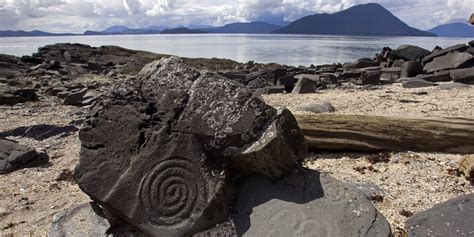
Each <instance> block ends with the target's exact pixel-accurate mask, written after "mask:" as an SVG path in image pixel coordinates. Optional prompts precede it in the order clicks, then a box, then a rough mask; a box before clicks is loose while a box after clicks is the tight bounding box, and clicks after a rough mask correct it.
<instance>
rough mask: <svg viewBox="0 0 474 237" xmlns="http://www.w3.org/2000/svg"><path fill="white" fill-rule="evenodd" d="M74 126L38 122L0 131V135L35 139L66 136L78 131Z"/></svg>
mask: <svg viewBox="0 0 474 237" xmlns="http://www.w3.org/2000/svg"><path fill="white" fill-rule="evenodd" d="M78 130H79V129H78V128H77V127H76V126H72V125H66V126H57V125H49V124H38V125H32V126H26V127H18V128H15V129H12V130H9V131H4V132H0V137H8V136H14V137H29V138H33V139H36V140H45V139H48V138H50V137H54V136H57V135H61V136H63V137H64V136H68V135H70V134H71V133H74V132H76V131H78Z"/></svg>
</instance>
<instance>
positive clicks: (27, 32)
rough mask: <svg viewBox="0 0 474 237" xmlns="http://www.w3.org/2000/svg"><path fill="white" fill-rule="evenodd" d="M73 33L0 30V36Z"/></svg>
mask: <svg viewBox="0 0 474 237" xmlns="http://www.w3.org/2000/svg"><path fill="white" fill-rule="evenodd" d="M68 35H75V34H69V33H48V32H44V31H39V30H34V31H23V30H17V31H13V30H5V31H0V37H25V36H68Z"/></svg>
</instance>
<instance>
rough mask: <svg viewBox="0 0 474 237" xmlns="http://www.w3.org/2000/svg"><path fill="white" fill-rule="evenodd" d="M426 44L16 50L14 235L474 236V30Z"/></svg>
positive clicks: (6, 210)
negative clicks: (235, 53)
mask: <svg viewBox="0 0 474 237" xmlns="http://www.w3.org/2000/svg"><path fill="white" fill-rule="evenodd" d="M409 43H410V42H407V45H403V46H400V47H398V48H394V49H391V48H388V47H387V48H383V49H382V50H381V51H380V53H378V54H377V55H374V57H373V58H361V59H359V60H357V61H355V62H349V63H344V62H341V63H335V64H328V65H311V66H309V67H303V66H300V67H294V66H286V65H279V64H275V63H273V64H261V63H258V62H253V61H250V62H247V63H239V62H235V61H232V60H229V59H216V58H212V59H205V58H179V57H175V56H171V55H162V54H155V53H151V52H144V51H135V50H130V49H125V48H121V47H117V46H102V47H91V46H88V45H82V44H55V45H47V46H44V47H42V48H39V49H38V52H37V53H34V54H32V55H25V56H23V57H16V56H11V55H0V121H1V123H0V200H3V201H2V202H0V236H48V235H49V236H106V235H107V234H111V235H113V236H265V235H270V234H271V233H273V234H275V235H278V236H311V235H312V234H315V233H320V234H321V236H354V233H357V235H358V236H426V235H428V233H430V234H433V235H435V236H472V235H474V228H473V225H472V222H473V221H474V216H473V215H472V211H473V210H474V186H473V184H474V179H473V177H474V139H473V138H474V41H471V42H468V43H466V44H459V45H453V46H451V47H447V48H440V47H436V48H435V49H423V48H420V47H417V46H413V45H409ZM446 223H448V224H446Z"/></svg>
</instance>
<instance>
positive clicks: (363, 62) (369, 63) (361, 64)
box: [343, 58, 379, 71]
mask: <svg viewBox="0 0 474 237" xmlns="http://www.w3.org/2000/svg"><path fill="white" fill-rule="evenodd" d="M378 66H379V63H378V62H376V61H374V60H372V59H370V58H362V59H359V60H357V61H355V62H353V63H345V64H344V65H343V68H344V71H351V70H354V69H360V68H367V67H378Z"/></svg>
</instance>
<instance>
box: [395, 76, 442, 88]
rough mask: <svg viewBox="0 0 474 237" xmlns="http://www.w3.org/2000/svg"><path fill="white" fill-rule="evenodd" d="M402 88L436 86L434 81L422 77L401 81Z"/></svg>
mask: <svg viewBox="0 0 474 237" xmlns="http://www.w3.org/2000/svg"><path fill="white" fill-rule="evenodd" d="M402 86H403V88H409V89H410V88H423V87H430V86H436V84H435V83H433V82H429V81H425V80H423V79H419V78H412V79H410V80H407V81H405V82H403V85H402Z"/></svg>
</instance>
